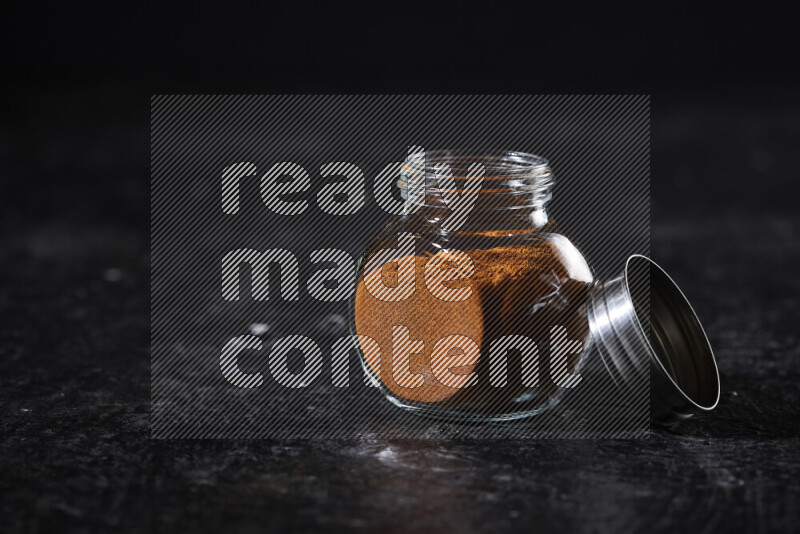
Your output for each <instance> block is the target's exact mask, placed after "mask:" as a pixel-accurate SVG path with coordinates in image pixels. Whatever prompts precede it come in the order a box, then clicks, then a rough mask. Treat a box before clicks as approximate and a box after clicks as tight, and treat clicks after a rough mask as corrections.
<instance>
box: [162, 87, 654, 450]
mask: <svg viewBox="0 0 800 534" xmlns="http://www.w3.org/2000/svg"><path fill="white" fill-rule="evenodd" d="M412 146H418V147H424V148H425V149H427V150H434V149H442V148H457V147H479V148H482V149H487V150H498V151H505V150H514V151H520V152H530V153H534V154H538V155H541V156H544V157H545V158H547V159H548V160H549V161H550V164H551V166H552V168H553V170H554V173H555V181H556V185H555V187H554V190H553V199H552V201H551V202H550V203H549V204H548V213H549V214H550V216H551V217H552V218H553V219H554V220H555V221H556V223H557V224H558V227H559V228H560V230H561V231H562V232H563V233H564V234H565V235H567V236H569V238H570V239H571V240H572V242H573V243H574V244H575V245H576V246H577V247H578V248H579V249H580V251H581V252H582V253H583V255H584V256H585V257H586V258H587V260H588V262H589V264H590V265H591V266H592V268H593V270H594V274H595V276H596V278H597V279H599V280H607V279H610V278H613V277H616V276H618V275H619V274H620V273H621V270H622V268H623V265H624V263H625V259H626V258H627V257H628V256H630V255H631V254H634V253H638V254H643V255H648V254H649V246H650V245H649V243H650V216H649V209H650V99H649V97H648V96H640V95H635V96H630V95H571V96H514V95H493V96H458V95H429V96H419V95H417V96H370V95H358V96H356V95H340V96H307V95H305V96H293V95H283V96H207V95H180V96H155V97H153V98H152V100H151V349H152V367H151V371H152V372H151V387H152V389H151V395H152V406H153V409H152V436H153V437H155V438H354V437H362V438H373V437H374V438H424V439H427V438H430V439H443V438H459V439H473V438H474V439H478V438H482V439H505V438H515V437H541V438H548V437H553V438H595V437H596V438H609V437H641V436H644V435H646V433H647V430H648V427H649V380H648V379H647V376H646V374H645V375H644V378H643V379H642V380H641V383H637V384H635V385H634V387H629V388H626V389H624V390H623V389H620V388H619V387H617V386H616V385H615V383H614V381H613V379H612V377H611V376H610V375H609V374H608V373H607V372H606V371H605V369H604V367H603V364H602V362H600V361H599V359H597V358H585V360H584V361H582V362H581V365H580V367H579V371H580V374H581V377H582V379H581V381H580V384H578V385H577V386H575V387H574V388H573V389H570V390H566V389H565V390H564V391H563V392H562V393H563V394H561V395H559V396H558V398H557V399H556V401H557V402H555V401H554V406H553V407H552V409H549V410H546V411H544V412H542V413H541V414H539V415H536V416H534V417H531V418H527V419H522V420H515V421H505V422H502V423H501V422H493V423H485V422H469V421H467V422H465V421H461V420H459V419H458V418H456V417H455V416H449V415H443V416H442V417H439V418H436V419H430V418H424V417H419V416H415V415H414V414H412V413H409V412H406V411H404V410H401V409H399V408H397V407H396V406H394V405H393V404H392V403H390V402H387V401H386V399H385V398H384V395H383V392H382V391H381V388H379V387H375V384H374V380H370V379H369V377H365V372H364V370H363V369H362V367H361V363H360V360H359V357H358V354H357V349H356V344H355V343H352V342H351V340H348V339H345V338H347V336H349V335H350V334H351V332H350V330H349V328H348V324H349V322H350V310H349V304H348V301H347V299H346V296H347V295H348V294H349V293H352V289H351V287H352V284H353V279H352V277H351V276H350V275H351V274H353V271H354V269H355V265H356V262H357V260H358V258H359V257H360V256H361V254H362V253H363V252H364V250H365V248H366V247H367V245H368V244H369V243H370V241H371V240H372V238H373V237H374V236H375V235H376V234H377V233H378V232H379V231H380V230H381V228H383V227H384V226H385V225H386V223H387V221H388V220H389V219H390V214H389V213H387V211H386V210H385V209H384V208H383V206H386V205H389V204H391V203H392V202H395V203H397V202H400V201H401V200H402V199H401V198H400V195H399V192H397V191H392V192H391V196H390V195H388V194H387V192H386V190H385V189H380V190H379V191H377V192H376V191H375V189H374V185H375V183H376V180H377V182H381V180H380V179H379V177H381V176H382V174H381V173H382V171H384V169H386V167H387V165H390V164H392V163H396V162H401V161H403V159H404V158H405V157H406V155H407V154H408V150H409V147H412ZM287 172H291V175H292V176H293V180H285V179H282V178H281V176H286V173H287ZM270 173H274V175H275V176H272V177H271V178H269V179H268V180H265V179H264V177H265V176H268V175H270ZM265 183H266V184H270V185H269V187H267V186H265V185H264V184H265ZM387 183H389V182H388V181H387ZM392 183H393V182H392ZM354 184H355V185H354ZM359 184H363V186H361V187H358V185H359ZM331 199H333V201H332V200H331ZM235 251H240V253H239V256H236V255H235V254H233V255H232V253H234V252H235ZM265 251H273V253H272V257H271V259H272V260H274V261H271V262H265V263H264V264H263V266H261V267H253V269H252V272H251V270H249V269H246V268H242V269H240V270H239V271H238V272H237V271H236V269H235V268H234V267H235V266H234V267H231V266H230V265H229V266H228V269H227V272H228V275H229V277H230V279H229V280H228V282H229V283H228V284H227V285H226V283H225V277H224V272H225V271H226V269H225V258H226V257H228V258H237V257H246V258H248V259H249V260H253V261H255V262H256V263H253V265H256V264H257V260H254V258H257V257H259V256H258V255H259V254H261V253H263V252H265ZM278 263H279V264H280V265H281V267H280V269H278V268H277V267H276V266H275V265H276V264H278ZM320 269H328V270H329V271H328V272H327V278H335V279H336V280H338V281H339V285H338V286H337V287H328V284H327V283H323V282H324V280H323V279H322V278H320V277H319V274H318V273H319V271H320ZM256 271H259V272H256ZM257 274H261V275H263V276H257ZM295 279H296V281H297V284H293V283H292V282H293V280H295ZM348 284H349V285H348ZM255 297H258V298H255ZM556 336H557V341H558V343H562V344H567V341H566V340H564V339H563V338H562V337H558V336H560V334H559V333H556ZM363 343H364V342H362V345H363ZM297 347H304V348H305V349H306V351H305V357H304V355H303V354H302V353H301V352H300V350H298V349H297ZM588 348H589V349H590V348H591V347H588ZM380 350H390V348H389V347H380ZM587 350H588V349H587ZM587 354H590V351H589V352H587ZM233 356H236V357H235V360H234V358H233ZM508 371H509V372H510V371H511V370H510V369H509V370H508ZM557 371H558V373H560V375H561V376H560V377H561V378H562V379H563V381H564V382H567V381H568V378H567V373H566V371H565V369H564V368H563V367H558V369H557ZM495 372H496V373H497V374H496V375H494V376H496V377H502V376H504V375H503V373H506V369H505V368H503V367H502V364H501V363H498V365H497V366H495V367H494V369H493V373H495ZM413 376H414V375H410V377H413ZM527 378H528V379H532V377H530V376H528V377H527ZM540 378H541V377H540ZM488 379H489V377H485V380H488ZM497 380H498V381H500V378H497Z"/></svg>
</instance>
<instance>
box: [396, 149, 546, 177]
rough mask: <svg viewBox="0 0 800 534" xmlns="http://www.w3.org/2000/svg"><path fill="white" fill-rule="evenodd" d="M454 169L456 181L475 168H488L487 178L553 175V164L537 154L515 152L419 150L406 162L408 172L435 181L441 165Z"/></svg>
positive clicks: (412, 153)
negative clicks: (478, 166) (471, 168)
mask: <svg viewBox="0 0 800 534" xmlns="http://www.w3.org/2000/svg"><path fill="white" fill-rule="evenodd" d="M442 164H446V165H449V166H450V170H451V171H452V172H453V176H454V177H455V178H459V177H463V176H464V175H465V174H466V172H468V171H469V169H470V167H471V166H472V165H474V164H482V165H483V166H484V171H485V176H486V177H487V178H495V179H500V178H523V177H528V176H530V177H543V176H546V175H548V174H552V171H551V170H550V162H549V161H548V160H547V159H546V158H544V157H542V156H537V155H536V154H532V153H528V152H519V151H515V150H487V149H481V148H455V149H437V150H419V151H416V152H411V153H410V154H409V156H408V158H407V159H406V161H405V170H406V171H408V172H411V173H417V172H422V173H424V175H425V177H426V178H428V177H434V176H435V175H436V174H437V173H438V172H440V170H439V169H440V167H439V166H440V165H442Z"/></svg>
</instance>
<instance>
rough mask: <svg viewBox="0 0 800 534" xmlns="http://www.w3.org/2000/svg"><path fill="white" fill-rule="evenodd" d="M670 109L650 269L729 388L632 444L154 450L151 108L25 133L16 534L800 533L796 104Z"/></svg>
mask: <svg viewBox="0 0 800 534" xmlns="http://www.w3.org/2000/svg"><path fill="white" fill-rule="evenodd" d="M81 102H83V104H82V105H83V106H84V107H85V108H86V109H94V110H95V112H96V111H97V108H98V106H99V107H101V108H102V106H103V105H104V103H103V101H102V99H101V100H100V101H99V102H98V101H91V102H87V101H85V100H81ZM658 102H659V101H658V99H654V110H655V113H654V118H653V123H654V131H653V151H654V159H653V165H654V166H653V196H654V200H653V213H654V219H653V220H654V225H653V235H652V251H653V257H654V259H656V261H658V262H659V263H660V264H662V265H663V266H664V267H665V268H666V269H667V270H668V271H669V272H670V274H672V275H673V277H674V278H675V279H676V281H677V282H678V283H679V284H680V286H681V287H682V288H683V289H684V291H685V293H686V294H687V296H688V297H689V299H690V301H691V302H692V303H693V305H694V306H695V309H696V311H697V312H698V315H699V316H700V318H701V320H702V321H703V323H704V325H705V327H706V330H707V332H708V335H709V337H710V339H711V342H712V345H713V346H714V348H715V350H716V353H717V359H718V363H719V367H720V371H721V375H722V387H723V395H722V399H721V401H720V407H719V409H718V410H717V411H715V412H713V413H711V414H708V415H706V416H704V417H702V418H698V419H696V420H692V421H688V422H686V423H685V424H683V425H681V426H679V427H678V428H676V429H674V430H673V431H655V432H653V433H652V434H651V435H650V437H649V439H646V440H630V441H558V440H553V441H493V442H486V443H482V442H458V441H447V442H429V441H426V442H398V441H358V440H356V441H348V442H330V441H319V442H313V441H312V442H290V443H287V442H271V441H153V440H151V439H150V437H149V436H150V429H149V415H150V406H149V396H150V392H149V376H150V375H149V351H148V343H149V298H148V289H149V272H148V257H147V249H148V239H147V227H146V220H147V209H148V208H147V195H148V193H147V168H146V161H147V147H146V142H143V139H146V126H145V124H144V121H143V120H142V119H141V117H138V115H137V113H138V111H141V113H143V114H146V105H142V107H141V110H138V108H137V110H138V111H137V112H132V113H131V116H132V117H134V118H133V119H131V122H130V124H127V125H126V124H122V125H120V123H119V122H116V123H114V126H109V124H107V123H106V122H103V119H99V118H98V119H94V122H91V121H90V122H89V123H87V122H86V121H84V122H83V124H84V126H83V127H82V129H77V130H74V131H70V132H66V131H64V130H63V129H59V127H58V125H57V124H56V123H54V122H52V120H51V122H48V120H46V119H44V118H43V119H41V120H40V122H39V123H38V124H37V122H36V120H37V119H36V118H33V119H28V118H26V119H25V122H24V123H23V122H19V121H22V120H23V119H22V118H20V117H21V115H20V117H18V118H17V119H16V120H17V121H18V122H16V123H15V122H14V121H13V120H12V121H9V122H8V123H7V126H4V129H3V131H2V136H0V140H2V145H0V146H1V147H2V152H0V153H1V154H2V156H3V172H4V174H5V175H6V176H8V177H11V178H12V180H9V181H8V182H7V183H4V187H6V192H7V193H8V194H9V195H10V197H9V198H13V199H15V201H14V202H11V203H8V204H9V207H8V209H7V210H6V212H5V217H4V229H5V237H4V238H3V245H2V252H0V260H2V263H0V275H2V281H3V283H2V291H1V292H0V314H1V319H2V327H0V332H1V333H0V336H1V338H0V347H2V348H1V349H0V350H2V357H1V358H0V377H2V378H1V380H2V388H0V410H2V423H1V424H2V445H1V446H0V493H1V494H2V524H3V528H4V529H7V530H10V531H23V532H35V531H37V530H42V531H43V530H48V531H54V530H57V531H110V530H117V529H121V530H124V531H137V530H142V531H150V530H159V531H182V532H191V531H207V532H218V531H225V532H256V531H268V532H276V531H280V530H286V529H288V528H289V527H292V528H295V529H297V530H308V531H316V530H323V529H326V528H327V529H334V528H337V527H338V528H343V527H357V528H359V529H362V530H366V531H384V530H385V531H404V530H430V531H439V530H444V531H463V532H472V531H487V532H494V531H520V530H534V529H535V530H544V531H558V532H560V531H565V530H567V529H571V530H578V531H589V532H592V531H608V532H618V531H635V532H641V531H646V530H648V531H649V530H655V531H669V530H677V529H679V528H682V527H687V528H688V527H691V531H693V532H694V531H697V532H716V531H730V530H739V529H746V530H749V531H755V532H759V531H760V532H766V531H775V530H778V531H792V530H795V531H796V530H797V528H798V527H800V517H798V516H799V515H800V511H799V510H798V508H797V506H796V503H797V502H800V485H798V476H800V454H798V452H797V451H798V447H799V446H800V418H798V409H799V408H800V385H798V379H799V378H800V348H798V345H799V343H798V334H797V332H798V329H797V324H798V319H800V313H798V312H799V311H800V300H799V298H798V297H799V296H800V276H799V275H798V274H797V266H798V265H800V218H798V217H797V215H796V213H795V209H794V203H795V202H796V198H795V197H794V196H793V189H792V187H791V184H792V182H793V181H794V180H796V177H797V171H798V164H797V162H796V159H793V158H795V156H796V154H794V153H793V151H794V150H795V149H796V146H797V143H798V136H797V132H796V126H795V125H796V124H798V118H799V117H798V113H797V110H796V109H794V108H791V109H783V108H780V109H778V108H775V109H772V108H769V109H759V110H755V111H747V110H740V111H737V112H736V113H734V112H732V111H730V109H732V108H729V107H725V106H724V105H719V106H717V107H716V108H714V107H713V106H711V107H709V106H705V105H699V104H697V105H692V104H688V105H682V106H680V107H675V108H670V109H664V108H663V107H662V108H659V103H658ZM39 104H40V112H39V113H40V115H37V116H38V117H46V116H47V113H48V111H47V109H46V108H47V105H45V104H43V103H42V102H39ZM49 105H50V106H52V108H53V109H62V110H63V109H64V108H63V107H59V106H60V103H59V102H51V103H50V104H49ZM41 106H44V107H45V110H44V111H41ZM64 113H66V114H67V115H70V114H74V115H75V116H76V117H79V116H81V113H82V108H81V106H73V107H71V108H69V109H68V110H67V111H64ZM96 116H97V115H95V117H96ZM136 117H138V118H136ZM28 121H30V122H28ZM44 126H47V127H44ZM11 132H14V135H13V136H12V135H11ZM712 140H713V141H712ZM28 161H36V163H35V164H34V165H33V166H31V165H28V164H27V163H26V162H28ZM37 180H42V181H40V182H37ZM45 183H47V184H52V185H48V186H46V187H44V186H42V187H41V188H37V184H45ZM37 194H38V196H37ZM32 210H37V213H39V216H38V217H36V220H35V221H34V218H33V217H31V216H30V215H31V211H32Z"/></svg>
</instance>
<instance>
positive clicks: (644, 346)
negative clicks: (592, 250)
mask: <svg viewBox="0 0 800 534" xmlns="http://www.w3.org/2000/svg"><path fill="white" fill-rule="evenodd" d="M587 313H588V319H589V326H590V330H591V342H592V347H593V349H594V351H595V352H597V353H599V356H600V358H601V359H602V362H603V364H604V366H605V368H606V370H607V371H608V372H609V373H610V375H611V377H612V378H613V379H614V381H615V382H616V383H617V384H618V385H620V386H622V387H626V388H629V389H630V388H643V387H647V386H648V384H649V387H650V417H651V420H652V421H653V422H655V423H660V424H672V423H675V422H677V421H680V420H683V419H686V418H688V417H691V416H692V415H694V414H695V413H699V412H706V411H710V410H713V409H714V408H715V407H716V406H717V403H718V401H719V396H720V382H719V371H718V370H717V364H716V361H715V360H714V353H713V351H712V350H711V345H710V344H709V342H708V338H707V337H706V334H705V332H704V331H703V327H702V326H701V325H700V321H699V320H698V319H697V315H696V314H695V312H694V310H693V309H692V307H691V305H690V304H689V301H688V300H686V297H685V296H684V295H683V293H682V292H681V290H680V289H679V288H678V286H677V285H676V284H675V282H674V281H673V280H672V279H671V278H670V277H669V275H667V273H666V272H664V270H663V269H662V268H661V267H659V266H658V265H657V264H656V263H655V262H653V261H652V260H651V259H649V258H647V257H645V256H640V255H638V254H637V255H633V256H631V257H629V258H628V260H627V261H626V262H625V269H624V270H623V272H622V275H621V276H620V277H618V278H614V279H613V280H610V281H608V282H604V283H602V284H600V285H599V286H598V287H597V288H596V289H595V290H594V291H593V293H592V296H591V298H590V299H589V302H588V304H587Z"/></svg>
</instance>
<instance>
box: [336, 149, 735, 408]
mask: <svg viewBox="0 0 800 534" xmlns="http://www.w3.org/2000/svg"><path fill="white" fill-rule="evenodd" d="M553 183H554V180H553V172H552V171H551V169H550V167H549V164H548V162H547V160H546V159H544V158H542V157H539V156H535V155H532V154H525V153H518V152H483V151H472V150H458V151H434V152H427V153H425V152H417V153H412V154H411V155H410V156H409V158H408V159H407V160H406V162H405V165H404V166H403V170H402V172H401V177H400V180H399V181H398V185H399V186H400V189H401V193H402V196H403V198H404V199H405V201H406V202H405V209H404V212H403V213H402V214H401V215H399V216H397V217H394V218H393V219H391V220H390V221H389V222H388V224H387V225H386V226H385V227H384V228H383V229H382V230H380V231H379V232H378V233H377V235H376V236H375V238H374V239H373V240H372V242H371V244H370V245H369V246H368V248H367V250H366V251H365V253H364V255H363V256H362V258H361V260H360V262H359V270H358V279H357V286H356V292H355V295H354V298H353V301H352V306H351V309H352V322H351V326H352V329H353V331H354V334H355V335H357V336H358V340H359V345H360V349H361V350H360V355H361V359H362V365H363V367H364V370H365V372H366V373H367V375H368V376H369V377H370V379H371V381H372V382H373V384H374V385H376V386H378V387H379V388H380V389H381V391H382V392H383V393H384V395H385V396H386V397H387V399H389V400H390V401H391V402H393V403H394V404H395V405H397V406H400V407H402V408H405V409H408V410H412V411H416V412H420V413H424V414H428V415H442V416H447V417H449V418H461V419H469V420H505V419H515V418H520V417H527V416H531V415H536V414H538V413H541V412H542V411H543V410H546V409H548V408H550V407H552V406H554V405H555V404H556V403H557V402H558V401H559V399H560V398H561V396H562V395H563V394H564V393H565V392H566V391H568V390H570V389H572V388H574V387H575V386H576V384H577V383H579V382H580V379H581V377H580V371H581V367H582V366H583V364H584V363H585V362H586V360H587V359H589V358H590V357H589V356H587V355H588V354H590V353H596V354H598V355H599V357H600V358H602V361H603V363H604V364H605V367H606V368H608V372H609V373H610V374H611V375H612V377H614V379H615V380H616V381H618V382H620V383H624V384H629V385H630V384H634V383H637V384H641V383H643V382H644V381H646V380H647V378H648V376H647V373H648V372H649V366H650V365H651V364H655V365H660V366H661V369H662V370H664V372H665V373H666V374H667V375H668V378H669V380H671V382H672V384H673V385H678V384H676V380H677V378H676V377H677V376H678V373H677V372H676V371H675V368H676V365H675V364H670V361H669V358H670V354H669V351H668V350H667V351H666V352H667V354H666V355H659V354H658V350H657V349H654V348H653V346H654V345H653V344H651V343H650V341H651V337H652V336H650V334H651V332H652V330H651V328H650V320H649V316H648V317H644V315H647V314H646V313H644V312H643V310H645V309H649V302H645V301H646V300H647V299H646V298H639V297H637V292H636V291H633V290H632V288H634V286H644V285H647V284H646V283H645V282H649V279H650V269H651V267H650V264H651V263H652V262H649V260H646V259H643V260H644V261H645V263H642V264H640V263H639V261H640V260H636V261H635V262H634V263H636V266H637V268H636V269H633V268H631V269H630V272H632V271H634V270H635V271H637V273H644V274H641V275H640V274H636V276H637V277H638V278H637V279H639V280H640V281H641V282H642V283H638V284H631V283H630V282H631V279H630V277H627V278H626V275H627V274H628V273H629V268H628V267H629V266H628V265H626V269H625V273H624V274H623V276H622V277H621V280H622V285H621V286H620V281H619V280H614V281H610V282H608V283H600V282H598V281H597V280H596V279H595V277H594V274H593V272H592V269H591V268H590V267H589V264H588V263H587V261H586V259H585V258H584V256H583V254H581V252H580V251H579V250H578V249H577V248H576V247H575V245H574V244H573V243H572V242H571V241H570V239H569V238H568V237H567V236H566V235H564V234H563V233H562V232H561V231H560V230H559V229H558V228H557V227H556V225H555V224H554V222H553V221H552V220H551V219H550V217H549V216H548V214H547V202H548V200H550V198H551V188H552V185H553ZM639 258H641V257H639ZM629 262H630V260H629ZM652 265H654V264H652ZM644 271H647V272H644ZM667 278H668V277H667ZM670 282H671V280H670ZM614 284H616V285H614ZM673 285H674V284H673ZM645 289H649V286H648V287H647V288H645ZM675 290H677V287H675ZM678 293H680V292H679V290H678ZM642 294H643V295H645V297H647V296H648V295H647V294H646V292H645V293H642ZM620 296H622V301H624V302H623V304H622V305H618V303H617V301H619V300H620V299H619V297H620ZM681 296H682V295H681ZM635 300H637V301H639V302H638V306H639V308H638V309H637V308H636V305H637V302H634V301H635ZM684 302H685V299H684ZM615 303H617V304H615ZM609 304H611V306H610V307H609ZM614 306H617V307H616V312H615V313H611V310H612V308H614ZM686 308H688V310H690V311H691V307H689V305H688V302H686V303H685V306H683V307H680V312H681V313H683V314H685V311H686ZM600 310H603V311H600ZM647 313H649V312H647ZM637 314H638V315H637ZM689 315H690V318H693V321H694V322H693V323H692V322H691V321H688V320H687V321H688V322H687V321H684V322H682V323H680V322H679V323H680V326H681V327H684V326H686V325H690V326H689V327H687V328H688V329H689V330H691V332H689V333H686V332H684V333H682V334H681V339H684V338H686V336H689V337H692V339H693V342H694V343H695V344H698V343H699V345H696V346H693V347H691V350H690V351H689V352H690V353H691V354H690V356H689V360H690V361H691V363H692V365H693V366H694V363H695V362H694V361H693V358H695V359H699V360H702V362H703V363H702V367H703V377H704V378H705V379H709V380H710V379H711V378H713V377H710V373H711V368H710V367H709V365H708V358H709V357H710V361H711V363H712V364H713V374H714V376H716V365H715V364H714V363H713V355H712V354H711V352H710V347H708V344H707V340H706V339H705V335H704V334H702V336H699V335H698V331H697V330H698V329H699V332H701V333H702V328H701V327H700V325H699V322H697V320H696V317H695V316H694V314H693V312H691V313H690V314H689ZM642 321H644V326H643V322H642ZM673 323H674V324H673V325H672V326H675V324H678V323H675V321H673ZM690 323H691V324H690ZM609 324H612V325H613V326H614V327H615V328H611V331H612V332H613V334H614V336H616V337H615V338H614V339H612V340H609V339H608V331H609V328H608V325H609ZM656 330H657V329H656ZM598 336H600V337H598ZM602 336H604V337H602ZM629 338H630V339H629ZM631 339H634V341H635V342H633V343H632V342H631ZM702 341H705V344H704V345H703V343H702ZM636 342H638V343H639V345H637V344H636ZM665 346H666V345H665ZM673 346H674V345H673ZM697 346H699V347H700V348H699V349H697ZM706 348H707V350H706ZM698 350H699V353H697V351H698ZM662 352H664V351H662ZM684 356H685V355H684ZM660 358H666V363H667V365H664V364H663V363H659V362H660ZM651 359H652V360H653V362H651ZM682 359H686V358H682ZM682 359H681V358H679V360H681V361H682ZM670 368H672V370H671V371H670ZM677 368H678V369H682V368H683V366H682V365H681V364H680V361H679V362H678V365H677ZM694 375H697V373H694V374H693V376H694ZM678 386H679V385H678ZM673 389H674V388H673ZM679 389H680V387H679ZM708 389H709V388H708V387H705V388H704V389H703V392H702V393H697V392H695V393H694V397H695V398H694V399H692V398H691V393H687V392H686V391H683V390H681V393H682V394H683V395H684V397H686V398H687V399H689V400H690V401H691V404H692V408H695V407H697V408H699V409H711V408H713V405H715V404H716V398H717V397H718V392H719V386H718V377H717V389H716V397H714V394H713V392H711V393H708V392H707V391H706V390H708ZM701 397H702V398H701ZM712 397H714V398H713V399H712ZM673 404H674V403H673ZM680 410H683V411H691V410H687V409H686V406H681V407H680V408H675V406H673V407H672V408H670V409H669V411H670V413H671V414H672V415H675V414H677V413H678V412H679V411H680Z"/></svg>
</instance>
